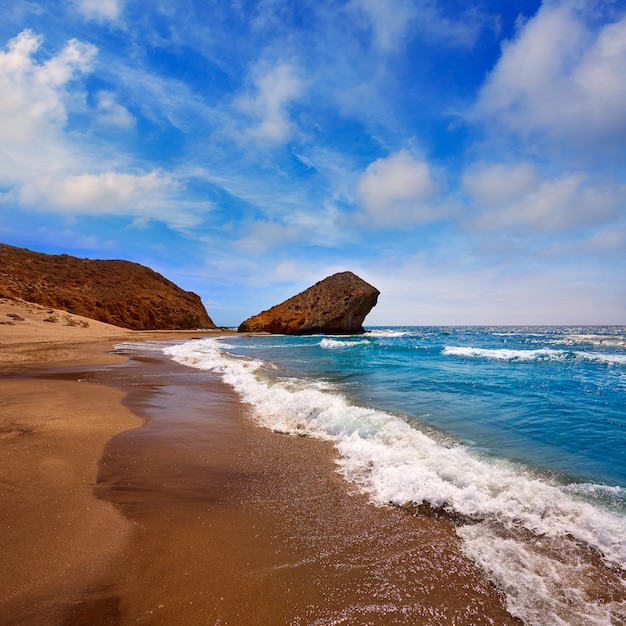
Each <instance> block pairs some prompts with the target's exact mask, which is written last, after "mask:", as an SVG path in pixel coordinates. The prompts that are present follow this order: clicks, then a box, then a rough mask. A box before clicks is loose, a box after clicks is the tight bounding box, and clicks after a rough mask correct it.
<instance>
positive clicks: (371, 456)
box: [165, 339, 626, 624]
mask: <svg viewBox="0 0 626 626" xmlns="http://www.w3.org/2000/svg"><path fill="white" fill-rule="evenodd" d="M322 341H324V340H322ZM331 341H335V340H331ZM346 343H347V342H346ZM165 352H166V354H168V355H169V356H170V357H172V358H173V359H175V360H176V361H178V362H179V363H182V364H184V365H188V366H191V367H197V368H201V369H207V370H212V371H215V372H219V373H221V374H222V376H223V380H224V382H226V383H228V384H230V385H232V386H233V387H234V389H235V390H236V391H237V392H238V393H239V395H240V396H241V398H242V400H243V401H244V402H246V403H247V404H249V405H250V406H251V407H252V409H253V414H254V419H255V420H256V422H257V423H258V424H259V425H262V426H264V427H267V428H270V429H272V430H274V431H278V432H283V433H291V434H298V435H302V434H308V435H311V436H315V437H318V438H321V439H326V440H331V441H333V442H334V444H335V446H336V448H337V450H338V452H339V454H340V459H339V462H338V463H339V469H340V472H341V473H342V474H343V476H344V477H345V478H346V479H347V480H349V481H351V482H352V483H355V484H357V485H358V486H359V487H360V488H361V489H362V490H363V491H365V492H366V493H367V494H368V495H369V497H370V499H371V500H372V502H373V503H374V504H377V505H385V504H389V503H391V504H395V505H400V506H401V505H405V504H420V503H422V502H428V503H430V504H431V505H432V506H433V507H436V508H440V509H443V510H444V511H447V512H448V513H449V514H450V515H452V516H453V518H455V519H457V520H461V521H459V528H458V534H459V536H460V537H461V539H462V540H463V546H464V550H465V552H466V553H467V554H468V555H469V556H470V557H471V558H473V559H474V560H475V561H476V562H477V563H479V564H480V565H481V567H483V568H484V569H485V571H486V572H487V573H488V575H490V577H491V578H492V579H493V580H494V581H496V582H497V583H498V584H500V586H501V588H503V590H504V591H505V593H506V597H507V602H508V607H509V610H510V611H511V612H512V613H513V614H514V615H517V616H518V617H520V618H521V619H522V620H524V621H525V623H528V624H545V623H563V622H562V620H561V617H560V616H562V615H564V611H566V608H567V607H565V605H566V604H567V602H566V600H567V599H565V600H563V599H562V598H560V596H559V593H560V591H559V589H560V581H561V580H565V579H568V577H569V578H571V577H572V576H573V575H574V573H572V568H575V567H577V566H578V565H577V564H578V563H579V562H580V559H579V558H578V557H577V556H572V558H571V559H569V560H568V559H566V558H559V559H554V558H552V559H551V560H549V562H548V561H546V559H550V558H551V557H550V556H549V555H546V554H545V553H544V552H542V549H543V548H541V546H542V545H543V543H541V546H540V545H539V544H540V542H537V545H535V546H533V547H532V554H533V556H532V558H531V556H529V542H528V537H529V536H532V537H535V538H541V542H544V543H545V542H550V541H552V542H556V544H558V553H559V554H560V555H561V556H562V555H564V554H566V553H567V551H571V553H572V555H576V554H577V551H580V544H581V543H583V544H584V545H587V546H590V547H591V548H593V549H594V550H596V551H597V552H598V553H599V554H600V555H601V557H602V559H604V561H605V562H607V563H610V564H613V565H614V566H617V567H619V568H626V519H624V517H623V515H620V514H618V513H617V512H616V511H614V510H611V507H606V506H603V505H604V499H605V498H606V494H607V493H608V492H610V490H611V488H605V489H601V488H598V489H595V490H594V488H592V487H591V486H588V485H586V486H584V487H581V488H580V489H579V490H578V491H577V490H576V489H575V488H572V487H571V486H569V487H568V486H564V485H559V484H558V483H557V482H554V481H553V480H551V479H549V478H547V477H545V476H543V477H542V476H541V475H539V474H537V473H531V472H530V470H528V468H525V467H522V466H519V465H515V464H513V463H511V462H508V461H505V460H502V459H495V458H491V457H488V456H486V455H481V454H478V453H477V452H476V451H474V450H472V449H471V448H469V447H467V446H465V445H461V444H458V443H445V442H438V441H435V440H434V439H433V438H431V437H430V436H428V435H427V434H426V433H425V432H422V431H421V430H419V429H417V428H415V427H413V426H411V425H410V424H409V423H408V422H407V421H405V420H403V419H402V418H401V417H399V416H397V415H393V414H391V413H387V412H385V411H381V410H376V409H371V408H368V407H363V406H358V405H354V404H352V403H350V402H349V401H348V400H347V398H346V397H345V396H344V395H342V394H341V393H340V390H339V389H338V388H336V387H334V386H332V385H330V384H327V383H326V384H324V385H317V384H314V383H311V382H308V381H304V380H300V379H294V378H291V379H284V378H282V379H277V378H276V377H275V376H273V375H272V370H271V367H268V366H270V364H266V363H264V362H263V361H261V360H259V359H254V358H248V357H235V356H233V355H230V354H228V353H225V352H223V351H222V350H221V349H220V343H219V340H218V339H203V340H197V341H194V342H188V343H184V344H179V345H174V346H170V347H168V348H166V349H165ZM490 352H495V351H490ZM474 356H475V355H474ZM509 358H510V357H509ZM607 489H608V492H607ZM598 494H599V495H598ZM613 495H615V494H613ZM618 495H619V494H618ZM538 546H539V547H538ZM553 552H554V549H553ZM505 557H506V558H505ZM537 572H541V579H542V581H541V584H539V581H538V579H537V577H538V576H539V574H538V573H537ZM542 585H543V586H542ZM561 586H562V585H561ZM565 591H567V590H565ZM570 591H571V590H570ZM538 595H539V596H541V602H539V603H538V601H537V597H538ZM564 602H565V604H563V603H564ZM538 606H540V607H541V608H540V614H536V611H537V610H538V608H537V607H538ZM564 607H565V608H564ZM570 608H571V607H570ZM567 610H569V609H567ZM576 610H577V611H578V612H579V613H580V616H581V617H580V619H581V620H582V621H580V622H579V623H580V624H594V623H598V624H600V623H607V622H606V621H605V622H603V621H602V620H603V619H604V618H603V617H602V615H601V614H600V613H601V610H600V609H598V607H597V605H596V604H593V606H592V605H591V604H590V605H589V606H582V605H577V609H576ZM605 610H606V607H605V608H603V609H602V611H605ZM598 611H600V613H598ZM566 623H577V622H576V621H573V622H566Z"/></svg>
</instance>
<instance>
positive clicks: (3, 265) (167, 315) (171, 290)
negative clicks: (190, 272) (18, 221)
mask: <svg viewBox="0 0 626 626" xmlns="http://www.w3.org/2000/svg"><path fill="white" fill-rule="evenodd" d="M0 297H5V298H14V299H15V298H20V299H22V300H27V301H29V302H35V303H37V304H40V305H43V306H48V307H51V308H55V309H63V310H65V311H68V312H69V313H74V314H75V315H82V316H84V317H89V318H91V319H94V320H99V321H101V322H107V323H108V324H115V325H116V326H122V327H124V328H130V329H133V330H182V329H196V328H215V324H214V323H213V321H212V320H211V318H210V317H209V315H208V314H207V312H206V309H205V308H204V306H203V304H202V301H201V300H200V297H199V296H197V295H196V294H195V293H192V292H190V291H183V290H182V289H181V288H180V287H177V286H176V285H175V284H174V283H173V282H171V281H169V280H167V279H166V278H164V277H163V276H161V275H160V274H157V272H155V271H153V270H151V269H150V268H148V267H145V266H144V265H139V264H138V263H131V262H130V261H95V260H90V259H79V258H76V257H72V256H68V255H67V254H61V255H50V254H43V253H40V252H31V251H30V250H26V249H23V248H14V247H13V246H7V245H4V244H0Z"/></svg>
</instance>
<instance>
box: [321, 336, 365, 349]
mask: <svg viewBox="0 0 626 626" xmlns="http://www.w3.org/2000/svg"><path fill="white" fill-rule="evenodd" d="M368 343H369V341H368V340H367V339H361V340H357V341H349V340H347V341H343V340H340V339H328V338H324V339H322V340H321V341H320V347H321V348H326V349H329V350H343V349H344V348H353V347H354V346H362V345H363V344H368Z"/></svg>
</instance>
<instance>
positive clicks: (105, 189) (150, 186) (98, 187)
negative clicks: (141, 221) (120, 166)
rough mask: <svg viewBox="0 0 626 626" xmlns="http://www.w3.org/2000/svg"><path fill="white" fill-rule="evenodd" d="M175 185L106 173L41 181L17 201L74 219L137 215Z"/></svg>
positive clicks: (156, 177) (157, 176)
mask: <svg viewBox="0 0 626 626" xmlns="http://www.w3.org/2000/svg"><path fill="white" fill-rule="evenodd" d="M174 188H175V182H174V181H173V180H172V179H171V178H169V177H168V176H163V175H162V174H161V173H159V172H156V171H153V172H150V173H149V174H145V175H143V176H134V175H132V174H120V173H117V172H107V173H105V174H98V175H94V174H80V175H78V176H67V177H65V178H60V179H58V178H54V177H52V176H47V177H43V178H40V179H37V180H34V181H32V182H29V183H28V184H26V185H24V186H23V187H22V190H21V192H20V201H21V202H22V204H24V205H26V206H30V207H35V208H40V209H42V210H46V208H49V209H54V210H60V211H62V212H65V213H70V214H74V215H78V214H84V215H94V214H95V215H97V214H121V215H126V214H128V213H131V214H136V213H137V210H138V209H139V211H140V207H142V206H145V205H146V199H147V198H151V197H153V196H154V195H155V194H160V193H163V192H168V191H172V190H173V189H174Z"/></svg>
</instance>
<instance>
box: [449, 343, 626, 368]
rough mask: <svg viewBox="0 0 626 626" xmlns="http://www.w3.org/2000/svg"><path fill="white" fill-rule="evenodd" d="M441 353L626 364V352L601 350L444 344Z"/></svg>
mask: <svg viewBox="0 0 626 626" xmlns="http://www.w3.org/2000/svg"><path fill="white" fill-rule="evenodd" d="M442 354H444V355H448V356H462V357H468V358H482V359H492V360H498V361H568V360H574V359H582V360H584V361H591V362H595V363H605V364H608V365H626V354H604V353H601V352H579V351H575V350H555V349H552V348H540V349H538V350H510V349H507V348H470V347H465V346H444V348H443V350H442Z"/></svg>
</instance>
